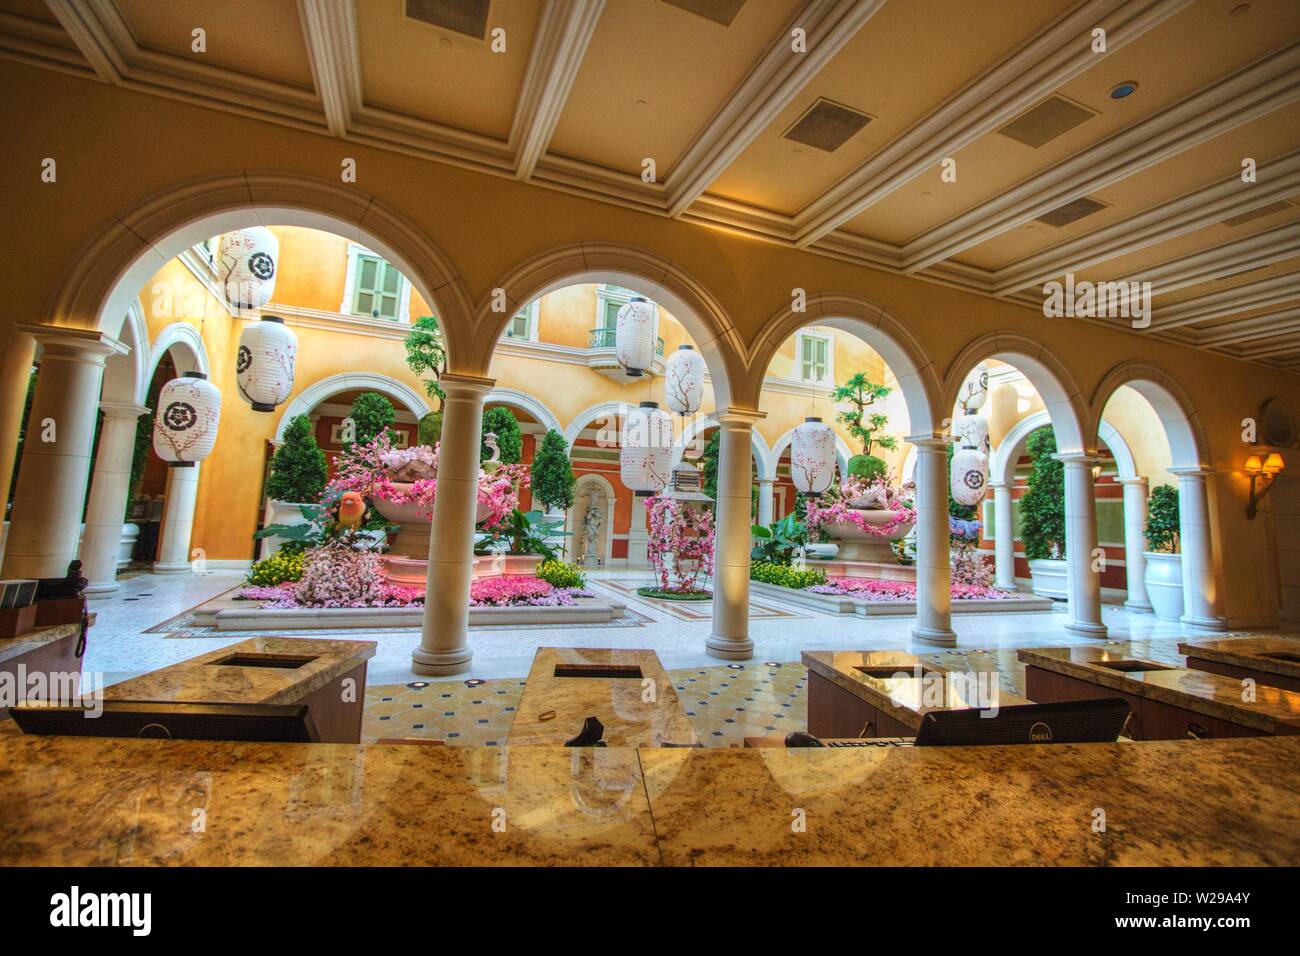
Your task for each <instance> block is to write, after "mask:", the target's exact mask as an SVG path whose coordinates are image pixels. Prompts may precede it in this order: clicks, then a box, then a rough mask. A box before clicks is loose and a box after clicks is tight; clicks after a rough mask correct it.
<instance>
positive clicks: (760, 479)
mask: <svg viewBox="0 0 1300 956" xmlns="http://www.w3.org/2000/svg"><path fill="white" fill-rule="evenodd" d="M754 480H755V481H757V482H758V483H759V484H760V485H774V484H776V479H775V478H763V477H758V478H755V479H754Z"/></svg>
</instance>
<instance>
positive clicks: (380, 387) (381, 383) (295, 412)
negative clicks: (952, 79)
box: [275, 372, 429, 442]
mask: <svg viewBox="0 0 1300 956" xmlns="http://www.w3.org/2000/svg"><path fill="white" fill-rule="evenodd" d="M351 392H378V393H379V394H381V395H383V396H385V397H386V398H388V399H389V400H391V401H392V402H393V403H394V405H396V406H397V407H399V408H401V409H404V410H405V411H406V412H407V413H408V414H409V415H411V416H412V418H413V419H414V420H415V421H417V422H418V421H419V420H420V419H421V418H422V417H424V416H425V415H427V414H428V413H429V403H428V402H427V401H425V399H424V396H423V395H421V394H420V393H419V392H417V391H416V390H415V389H413V388H411V386H409V385H407V384H406V383H405V382H399V381H398V380H397V379H395V378H393V377H392V376H389V375H379V374H376V373H373V372H343V373H340V374H338V375H331V376H329V377H328V378H323V379H320V380H319V381H317V382H313V383H312V384H311V385H309V386H307V387H306V388H304V389H303V390H302V391H301V392H299V393H298V394H297V395H295V396H294V397H293V398H292V399H291V400H290V401H289V402H288V404H286V405H285V407H284V411H283V412H282V413H281V414H280V421H279V423H278V424H277V425H276V426H275V440H276V441H277V442H278V441H280V440H282V439H283V438H284V432H285V429H287V428H288V427H289V422H291V421H293V420H294V419H295V418H296V417H297V416H299V415H310V414H311V413H312V412H313V411H315V410H316V408H317V407H318V406H320V405H322V404H323V403H325V402H327V401H329V399H331V398H334V397H336V396H338V395H344V394H347V393H351Z"/></svg>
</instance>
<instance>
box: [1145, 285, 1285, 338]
mask: <svg viewBox="0 0 1300 956" xmlns="http://www.w3.org/2000/svg"><path fill="white" fill-rule="evenodd" d="M1292 299H1300V273H1296V272H1292V273H1288V274H1285V275H1280V276H1273V277H1270V278H1268V279H1260V280H1259V281H1257V282H1247V283H1244V284H1242V285H1239V286H1234V287H1232V288H1231V289H1224V290H1223V291H1222V292H1207V293H1206V294H1205V295H1199V296H1196V297H1195V298H1192V299H1186V300H1185V301H1183V302H1178V303H1175V304H1173V305H1167V306H1164V307H1162V308H1159V309H1153V310H1152V312H1153V317H1152V321H1151V328H1152V329H1155V330H1158V331H1162V330H1166V329H1173V328H1177V327H1179V326H1184V325H1191V324H1193V323H1195V322H1207V321H1209V320H1210V319H1221V318H1223V317H1224V316H1229V315H1235V314H1237V313H1238V312H1247V311H1250V310H1252V309H1263V308H1267V307H1268V306H1271V305H1280V304H1281V303H1283V302H1289V301H1291V300H1292Z"/></svg>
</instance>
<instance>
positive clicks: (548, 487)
mask: <svg viewBox="0 0 1300 956" xmlns="http://www.w3.org/2000/svg"><path fill="white" fill-rule="evenodd" d="M531 474H532V490H533V498H535V499H536V500H537V501H539V502H540V503H541V504H542V506H543V507H545V508H546V509H547V510H548V511H551V512H564V511H567V510H568V509H570V508H572V507H573V498H574V495H573V489H574V486H575V485H576V484H577V479H576V478H574V476H573V463H572V462H570V461H569V446H568V443H567V442H565V440H564V436H563V435H561V434H560V433H559V432H557V431H556V430H555V429H554V428H552V429H550V430H549V431H547V433H546V436H545V437H544V438H543V439H542V444H541V447H540V448H538V449H537V454H536V455H535V456H533V465H532V469H531Z"/></svg>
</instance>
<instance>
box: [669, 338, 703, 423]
mask: <svg viewBox="0 0 1300 956" xmlns="http://www.w3.org/2000/svg"><path fill="white" fill-rule="evenodd" d="M703 401H704V356H702V355H701V354H700V353H699V352H697V351H695V349H694V347H692V346H690V345H683V346H682V347H681V348H679V349H678V350H677V351H676V352H674V353H673V354H672V355H671V356H669V358H668V364H667V367H666V368H665V369H664V402H666V403H667V405H668V407H669V408H671V409H672V410H673V411H675V412H676V413H677V414H679V415H693V414H695V413H696V412H698V411H699V410H700V403H701V402H703Z"/></svg>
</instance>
